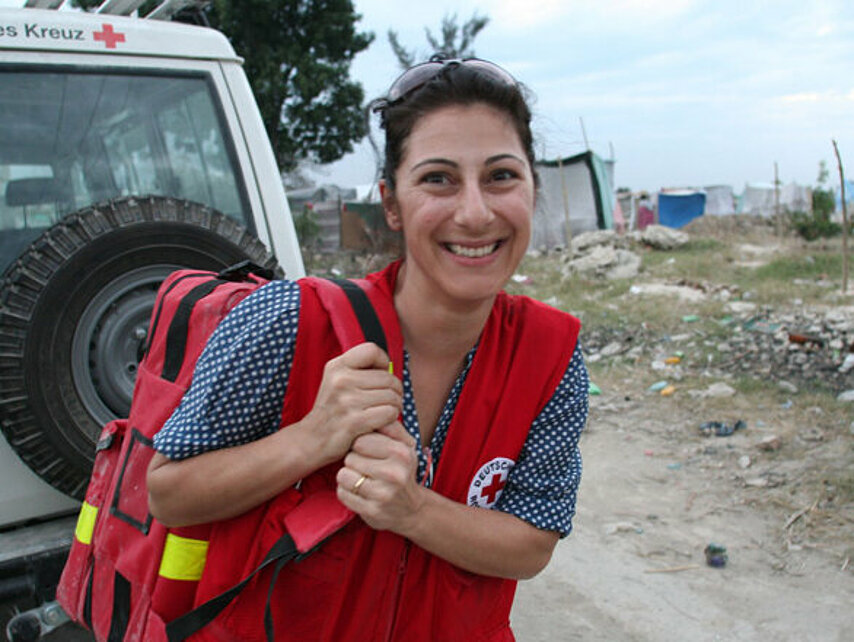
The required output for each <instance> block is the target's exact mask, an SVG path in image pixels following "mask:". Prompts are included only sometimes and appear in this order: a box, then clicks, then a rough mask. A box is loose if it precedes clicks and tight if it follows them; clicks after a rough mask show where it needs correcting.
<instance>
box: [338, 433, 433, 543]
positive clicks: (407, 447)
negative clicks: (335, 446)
mask: <svg viewBox="0 0 854 642" xmlns="http://www.w3.org/2000/svg"><path fill="white" fill-rule="evenodd" d="M415 448H416V442H415V439H414V438H413V437H412V436H411V435H410V434H409V433H408V432H406V429H405V428H404V427H403V426H402V425H401V424H400V423H399V422H394V423H389V424H387V425H385V426H382V427H381V428H379V429H377V430H376V431H374V432H371V433H369V434H365V435H362V436H360V437H358V438H357V439H356V440H355V441H354V442H353V446H352V449H351V450H350V452H349V453H348V455H347V457H346V458H345V459H344V466H343V467H342V468H341V470H339V471H338V475H337V481H338V499H340V500H341V502H342V503H343V504H344V505H345V506H347V507H348V508H349V509H350V510H352V511H354V512H356V513H358V514H359V516H360V517H361V518H362V519H363V520H364V521H365V522H366V523H367V524H368V525H369V526H371V527H372V528H375V529H377V530H390V531H394V532H398V533H400V532H404V531H406V530H407V524H409V523H411V522H412V521H413V520H415V519H417V514H418V510H419V507H420V506H421V504H422V502H423V496H422V492H423V491H424V489H423V488H422V487H421V486H419V485H418V483H417V482H416V480H415V472H416V469H417V467H418V458H417V456H416V451H415ZM363 476H364V479H363ZM360 480H361V481H360Z"/></svg>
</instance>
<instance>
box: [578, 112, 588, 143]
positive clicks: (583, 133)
mask: <svg viewBox="0 0 854 642" xmlns="http://www.w3.org/2000/svg"><path fill="white" fill-rule="evenodd" d="M578 122H580V123H581V135H582V136H583V137H584V149H586V150H587V151H590V143H589V142H588V140H587V130H586V129H585V128H584V118H582V117H581V116H579V117H578Z"/></svg>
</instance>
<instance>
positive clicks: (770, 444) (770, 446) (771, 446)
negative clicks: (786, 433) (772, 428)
mask: <svg viewBox="0 0 854 642" xmlns="http://www.w3.org/2000/svg"><path fill="white" fill-rule="evenodd" d="M756 447H757V448H758V449H759V450H764V451H765V452H773V451H775V450H780V448H782V447H783V440H782V439H781V438H780V436H779V435H768V436H767V437H763V438H762V439H760V440H759V442H758V443H757V444H756Z"/></svg>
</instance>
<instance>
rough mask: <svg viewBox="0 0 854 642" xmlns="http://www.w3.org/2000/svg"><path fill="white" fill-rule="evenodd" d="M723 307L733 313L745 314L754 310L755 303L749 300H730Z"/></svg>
mask: <svg viewBox="0 0 854 642" xmlns="http://www.w3.org/2000/svg"><path fill="white" fill-rule="evenodd" d="M724 308H725V309H726V310H727V311H728V312H732V313H733V314H747V313H750V312H753V311H754V310H756V304H755V303H751V302H750V301H730V302H729V303H727V304H726V305H725V306H724Z"/></svg>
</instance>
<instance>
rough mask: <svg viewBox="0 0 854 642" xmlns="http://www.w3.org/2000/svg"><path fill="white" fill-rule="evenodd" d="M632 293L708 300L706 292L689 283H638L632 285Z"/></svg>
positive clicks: (687, 299) (692, 300)
mask: <svg viewBox="0 0 854 642" xmlns="http://www.w3.org/2000/svg"><path fill="white" fill-rule="evenodd" d="M631 293H632V294H638V295H661V296H675V297H677V298H678V299H680V300H682V301H688V302H700V301H705V300H706V293H705V292H703V291H702V290H698V289H697V288H692V287H689V286H687V285H671V284H669V283H638V284H635V285H633V286H632V288H631Z"/></svg>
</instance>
